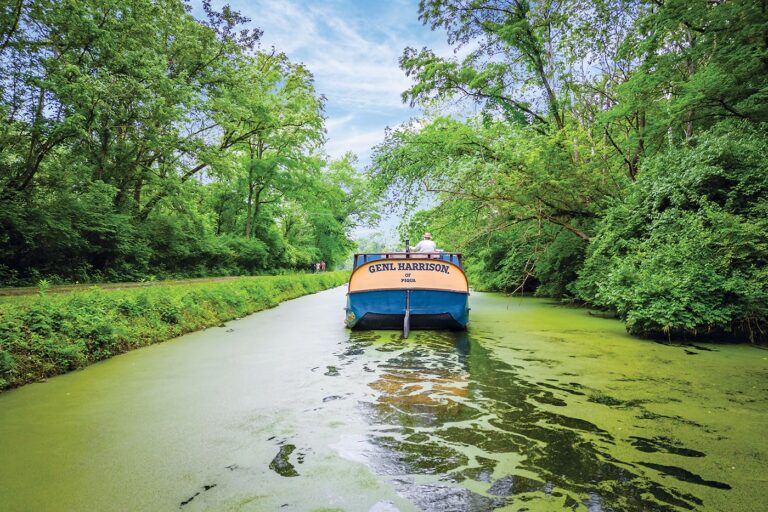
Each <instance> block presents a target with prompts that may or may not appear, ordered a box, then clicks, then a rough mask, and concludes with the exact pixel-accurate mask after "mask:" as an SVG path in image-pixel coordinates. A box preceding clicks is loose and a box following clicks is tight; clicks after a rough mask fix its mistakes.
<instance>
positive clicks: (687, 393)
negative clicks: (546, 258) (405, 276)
mask: <svg viewBox="0 0 768 512" xmlns="http://www.w3.org/2000/svg"><path fill="white" fill-rule="evenodd" d="M343 306H344V289H343V288H336V289H333V290H329V291H326V292H322V293H319V294H315V295H311V296H307V297H302V298H299V299H296V300H292V301H289V302H285V303H283V304H281V305H280V306H278V307H277V308H274V309H270V310H268V311H263V312H260V313H258V314H255V315H251V316H249V317H246V318H243V319H241V320H237V321H232V322H228V323H227V324H226V325H225V326H224V327H213V328H210V329H207V330H205V331H201V332H196V333H192V334H189V335H186V336H183V337H181V338H177V339H174V340H171V341H169V342H166V343H163V344H159V345H154V346H151V347H147V348H143V349H141V350H136V351H132V352H130V353H127V354H124V355H121V356H119V357H116V358H113V359H111V360H108V361H104V362H101V363H98V364H96V365H93V366H92V367H90V368H88V369H86V370H84V371H81V372H75V373H71V374H67V375H64V376H61V377H56V378H53V379H50V380H49V381H48V382H46V383H42V384H32V385H30V386H26V387H24V388H21V389H17V390H13V391H10V392H7V393H5V394H3V395H2V396H0V453H3V463H2V465H0V505H2V507H0V508H2V509H3V510H10V511H16V510H53V511H56V510H116V511H117V510H185V511H189V510H276V509H281V507H282V509H286V510H328V509H331V510H350V511H357V510H376V511H385V510H387V511H388V510H395V509H398V510H402V511H405V510H420V509H421V510H492V509H506V510H519V509H520V508H527V509H528V510H532V511H533V510H553V509H555V510H560V509H563V508H565V509H566V510H585V511H586V510H628V511H632V510H638V511H639V510H649V509H655V510H713V511H719V510H760V509H764V508H766V506H767V505H768V495H767V492H768V491H766V485H765V481H764V480H763V478H764V477H763V471H762V468H764V465H765V461H766V460H767V458H768V449H766V447H765V445H764V443H762V442H761V439H762V435H761V433H762V428H763V425H765V423H766V420H768V407H766V406H767V405H768V404H767V403H766V396H768V394H767V393H766V391H768V389H767V388H768V379H766V376H768V361H766V356H767V355H768V353H766V352H765V351H764V350H761V349H758V348H755V347H752V346H746V345H724V346H715V345H699V344H696V345H695V346H693V345H692V346H684V345H664V344H658V343H653V342H649V341H643V340H638V339H635V338H631V337H630V336H628V335H627V334H626V333H625V332H624V328H623V325H622V324H621V323H620V322H618V321H614V320H606V319H600V318H594V317H591V316H589V314H588V313H587V312H586V311H585V310H581V309H575V308H567V307H563V306H560V305H557V304H555V303H552V302H549V301H546V300H541V299H530V298H522V299H520V298H509V297H503V296H500V295H494V294H479V293H478V294H473V296H472V304H471V306H472V308H473V309H472V314H473V317H472V324H471V327H470V330H469V331H468V332H467V333H458V334H456V333H441V332H423V331H417V332H414V333H412V337H411V339H408V340H401V339H400V338H399V336H400V333H398V332H384V331H381V332H365V331H360V332H351V331H348V330H346V329H344V327H343Z"/></svg>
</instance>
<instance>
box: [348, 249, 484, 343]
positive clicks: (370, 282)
mask: <svg viewBox="0 0 768 512" xmlns="http://www.w3.org/2000/svg"><path fill="white" fill-rule="evenodd" d="M468 298H469V284H468V282H467V278H466V276H465V275H464V271H463V270H462V268H461V254H457V253H446V252H434V253H413V252H392V253H373V254H355V257H354V267H353V271H352V276H351V277H350V279H349V288H348V293H347V308H346V312H347V316H346V323H347V326H348V327H350V328H353V329H403V336H404V337H406V338H407V337H408V333H409V332H410V329H450V330H464V329H466V327H467V323H468V322H469V306H468Z"/></svg>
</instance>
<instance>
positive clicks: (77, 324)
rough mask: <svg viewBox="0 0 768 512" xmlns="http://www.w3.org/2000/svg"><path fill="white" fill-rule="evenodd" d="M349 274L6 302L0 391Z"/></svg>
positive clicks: (0, 321) (0, 319)
mask: <svg viewBox="0 0 768 512" xmlns="http://www.w3.org/2000/svg"><path fill="white" fill-rule="evenodd" d="M348 275H349V274H348V273H347V272H327V273H322V274H297V275H288V276H263V277H244V278H241V279H237V280H231V281H224V282H204V283H193V284H184V285H173V286H171V285H157V286H154V287H151V288H131V289H122V290H116V289H99V288H92V289H90V290H87V291H80V292H73V293H69V294H57V295H49V294H40V295H38V296H36V297H29V296H27V297H23V298H22V297H19V298H18V300H14V299H10V298H6V300H4V301H3V302H0V391H2V390H4V389H8V388H13V387H17V386H21V385H24V384H28V383H30V382H35V381H39V380H41V379H44V378H46V377H51V376H54V375H59V374H62V373H66V372H68V371H71V370H76V369H78V368H83V367H85V366H88V365H89V364H91V363H94V362H96V361H100V360H103V359H107V358H109V357H112V356H114V355H116V354H120V353H123V352H127V351H128V350H132V349H134V348H138V347H143V346H145V345H150V344H152V343H159V342H161V341H165V340H168V339H170V338H174V337H176V336H179V335H181V334H184V333H188V332H192V331H196V330H199V329H203V328H205V327H211V326H214V325H219V324H220V323H221V322H224V321H227V320H231V319H233V318H239V317H242V316H244V315H247V314H250V313H254V312H256V311H261V310H263V309H267V308H271V307H274V306H276V305H277V304H279V303H280V302H282V301H284V300H287V299H292V298H295V297H299V296H301V295H306V294H308V293H314V292H318V291H320V290H324V289H327V288H331V287H334V286H338V285H341V284H343V283H344V282H346V280H347V277H348Z"/></svg>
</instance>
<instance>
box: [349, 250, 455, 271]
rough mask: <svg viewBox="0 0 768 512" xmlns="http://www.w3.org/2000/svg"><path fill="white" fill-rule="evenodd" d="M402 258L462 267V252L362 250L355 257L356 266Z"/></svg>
mask: <svg viewBox="0 0 768 512" xmlns="http://www.w3.org/2000/svg"><path fill="white" fill-rule="evenodd" d="M401 259H418V260H442V261H447V262H449V263H453V264H454V265H456V266H457V267H459V268H461V253H460V252H444V251H437V252H402V251H392V252H361V253H356V254H355V256H354V259H353V260H352V261H353V262H354V266H353V269H354V268H357V267H358V266H360V265H362V264H364V263H368V262H369V261H376V260H401Z"/></svg>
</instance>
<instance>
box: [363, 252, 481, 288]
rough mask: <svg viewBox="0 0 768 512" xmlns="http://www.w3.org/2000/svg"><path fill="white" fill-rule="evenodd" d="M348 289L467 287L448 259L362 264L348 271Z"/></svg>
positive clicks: (464, 277) (457, 270) (459, 269)
mask: <svg viewBox="0 0 768 512" xmlns="http://www.w3.org/2000/svg"><path fill="white" fill-rule="evenodd" d="M414 259H415V258H414ZM348 289H349V292H350V293H354V292H362V291H375V290H445V291H452V292H460V293H467V292H468V291H469V286H468V284H467V278H466V276H465V275H464V273H463V272H462V271H461V268H459V267H458V266H456V265H454V264H452V263H450V262H443V261H429V260H427V259H421V260H420V261H413V260H411V261H392V260H385V261H370V262H367V263H363V264H362V265H360V266H359V267H357V269H355V271H354V272H352V276H351V278H350V280H349V288H348Z"/></svg>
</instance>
